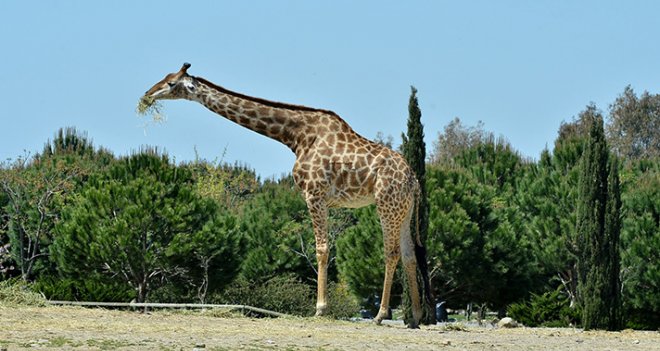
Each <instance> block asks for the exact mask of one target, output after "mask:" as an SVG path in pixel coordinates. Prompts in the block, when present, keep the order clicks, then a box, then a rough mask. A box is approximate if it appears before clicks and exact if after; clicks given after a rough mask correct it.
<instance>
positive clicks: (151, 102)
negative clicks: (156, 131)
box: [135, 95, 165, 122]
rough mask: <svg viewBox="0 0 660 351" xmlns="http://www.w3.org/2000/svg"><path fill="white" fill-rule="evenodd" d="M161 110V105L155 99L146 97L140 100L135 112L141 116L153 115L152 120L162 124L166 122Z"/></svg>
mask: <svg viewBox="0 0 660 351" xmlns="http://www.w3.org/2000/svg"><path fill="white" fill-rule="evenodd" d="M161 110H162V106H161V104H160V103H159V102H158V101H156V100H155V99H154V98H152V97H149V96H146V95H145V96H143V97H141V98H140V100H139V101H138V104H137V107H136V108H135V111H136V112H137V113H138V114H139V115H141V116H144V115H147V114H149V115H151V119H152V120H153V121H154V122H162V121H164V120H165V118H164V117H163V114H162V112H161Z"/></svg>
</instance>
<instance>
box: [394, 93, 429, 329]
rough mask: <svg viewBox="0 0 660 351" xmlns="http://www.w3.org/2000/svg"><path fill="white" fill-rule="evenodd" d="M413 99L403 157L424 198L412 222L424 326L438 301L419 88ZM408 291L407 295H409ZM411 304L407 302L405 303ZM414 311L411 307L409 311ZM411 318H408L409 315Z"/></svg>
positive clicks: (403, 146) (406, 286)
mask: <svg viewBox="0 0 660 351" xmlns="http://www.w3.org/2000/svg"><path fill="white" fill-rule="evenodd" d="M410 90H411V92H410V100H409V101H408V131H407V133H406V134H402V135H401V137H402V139H403V145H401V149H402V151H403V156H404V157H405V158H406V161H408V164H409V165H410V167H411V168H412V169H413V171H414V172H415V175H416V176H417V182H418V183H419V187H420V198H419V204H418V206H419V207H418V209H417V216H416V217H415V216H413V219H412V221H411V223H410V224H411V233H413V238H414V235H416V232H417V230H419V238H420V242H417V240H414V239H413V241H414V242H415V257H416V258H417V270H418V276H419V277H420V278H421V282H419V283H420V284H419V286H420V287H421V288H422V293H423V296H422V310H423V313H422V320H421V323H423V324H435V322H436V321H435V309H434V299H433V296H432V289H431V284H430V280H429V272H428V264H427V261H426V249H425V247H424V242H425V240H426V236H427V233H428V227H429V206H428V199H427V197H426V144H425V143H424V126H423V125H422V111H421V110H420V108H419V103H418V101H417V89H415V87H413V86H411V87H410ZM403 286H404V290H405V291H407V289H408V285H407V284H403ZM407 295H408V294H406V293H405V292H404V296H407ZM408 303H409V301H407V300H405V299H404V304H408ZM405 310H406V311H410V309H409V308H405ZM406 318H408V316H406Z"/></svg>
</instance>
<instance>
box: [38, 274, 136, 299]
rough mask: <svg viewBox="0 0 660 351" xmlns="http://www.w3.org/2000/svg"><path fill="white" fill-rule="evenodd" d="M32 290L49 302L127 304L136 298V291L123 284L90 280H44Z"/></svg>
mask: <svg viewBox="0 0 660 351" xmlns="http://www.w3.org/2000/svg"><path fill="white" fill-rule="evenodd" d="M31 289H32V290H33V291H35V292H38V293H40V294H42V295H43V296H45V297H46V298H47V299H49V300H65V301H95V302H126V301H130V300H132V299H133V298H135V290H133V289H131V288H130V286H128V285H127V284H123V283H117V282H108V281H103V280H100V279H95V278H89V279H85V280H74V279H56V278H43V279H39V280H37V281H35V282H34V283H33V284H32V287H31Z"/></svg>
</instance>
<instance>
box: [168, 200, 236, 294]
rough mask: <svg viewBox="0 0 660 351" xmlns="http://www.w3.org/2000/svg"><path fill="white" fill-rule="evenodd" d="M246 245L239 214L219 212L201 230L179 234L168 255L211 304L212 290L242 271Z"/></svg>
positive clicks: (228, 281)
mask: <svg viewBox="0 0 660 351" xmlns="http://www.w3.org/2000/svg"><path fill="white" fill-rule="evenodd" d="M244 244H245V239H244V236H243V235H241V234H240V232H239V230H238V220H237V219H236V217H235V216H233V215H232V214H230V213H228V212H226V211H219V212H218V213H217V214H216V215H213V216H212V218H211V219H209V220H208V221H207V222H206V223H205V224H204V225H203V226H202V228H201V229H200V230H197V231H193V232H190V233H180V234H178V235H176V236H175V237H174V238H173V239H172V243H171V244H170V245H169V246H168V248H167V255H168V256H169V257H170V258H171V259H172V261H173V262H174V263H175V264H176V265H177V266H178V267H181V268H183V269H185V274H184V275H185V280H187V281H188V283H190V284H191V285H192V286H193V287H194V288H195V292H196V297H197V299H198V300H199V302H200V303H207V298H208V296H209V294H210V293H213V292H219V291H221V290H222V289H223V288H224V287H226V286H227V285H228V284H229V283H231V282H232V280H233V279H234V277H235V276H236V275H237V274H238V272H239V268H240V263H241V259H242V257H243V255H244V252H243V247H244Z"/></svg>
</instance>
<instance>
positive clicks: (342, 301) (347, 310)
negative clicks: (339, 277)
mask: <svg viewBox="0 0 660 351" xmlns="http://www.w3.org/2000/svg"><path fill="white" fill-rule="evenodd" d="M328 299H329V301H328V316H330V317H333V318H336V319H349V318H351V317H355V316H356V315H357V314H358V313H359V312H360V303H359V302H358V300H357V298H355V296H354V295H353V294H352V293H351V291H350V288H349V286H348V284H347V283H346V282H339V283H335V282H330V284H328Z"/></svg>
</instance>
